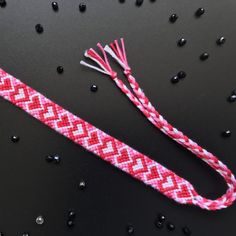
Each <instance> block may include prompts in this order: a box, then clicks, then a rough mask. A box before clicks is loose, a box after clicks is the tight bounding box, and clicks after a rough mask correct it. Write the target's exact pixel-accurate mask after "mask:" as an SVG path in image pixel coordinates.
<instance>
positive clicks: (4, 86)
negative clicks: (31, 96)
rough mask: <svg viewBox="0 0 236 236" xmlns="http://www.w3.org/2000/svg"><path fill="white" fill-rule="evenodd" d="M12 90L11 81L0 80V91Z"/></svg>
mask: <svg viewBox="0 0 236 236" xmlns="http://www.w3.org/2000/svg"><path fill="white" fill-rule="evenodd" d="M11 88H12V84H11V80H10V79H8V78H6V79H2V78H0V89H1V90H10V89H11Z"/></svg>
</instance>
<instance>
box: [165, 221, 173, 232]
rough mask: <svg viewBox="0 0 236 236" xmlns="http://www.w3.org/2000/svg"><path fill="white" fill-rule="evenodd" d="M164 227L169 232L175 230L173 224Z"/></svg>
mask: <svg viewBox="0 0 236 236" xmlns="http://www.w3.org/2000/svg"><path fill="white" fill-rule="evenodd" d="M166 227H167V229H168V230H169V231H173V230H175V225H174V224H173V223H170V222H169V223H167V225H166Z"/></svg>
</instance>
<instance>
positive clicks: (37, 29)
mask: <svg viewBox="0 0 236 236" xmlns="http://www.w3.org/2000/svg"><path fill="white" fill-rule="evenodd" d="M35 30H36V32H37V33H38V34H42V33H43V26H42V25H41V24H37V25H36V26H35Z"/></svg>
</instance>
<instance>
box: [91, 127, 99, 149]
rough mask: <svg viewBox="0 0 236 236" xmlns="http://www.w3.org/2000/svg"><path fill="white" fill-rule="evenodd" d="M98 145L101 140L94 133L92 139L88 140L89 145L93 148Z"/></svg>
mask: <svg viewBox="0 0 236 236" xmlns="http://www.w3.org/2000/svg"><path fill="white" fill-rule="evenodd" d="M98 143H99V139H98V135H97V132H96V131H94V132H93V133H90V137H89V139H88V145H89V146H92V145H95V144H98Z"/></svg>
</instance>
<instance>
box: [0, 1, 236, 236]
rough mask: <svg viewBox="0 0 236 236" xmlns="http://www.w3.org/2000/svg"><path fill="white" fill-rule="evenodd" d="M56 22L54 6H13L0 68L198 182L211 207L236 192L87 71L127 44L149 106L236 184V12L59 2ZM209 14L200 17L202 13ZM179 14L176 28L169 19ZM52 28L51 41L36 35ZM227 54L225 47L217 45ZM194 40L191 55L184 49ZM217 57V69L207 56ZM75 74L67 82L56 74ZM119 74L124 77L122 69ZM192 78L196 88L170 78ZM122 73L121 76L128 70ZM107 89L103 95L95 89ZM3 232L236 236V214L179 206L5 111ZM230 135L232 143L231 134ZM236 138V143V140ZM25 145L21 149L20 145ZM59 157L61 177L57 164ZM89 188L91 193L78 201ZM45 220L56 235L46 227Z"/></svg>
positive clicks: (3, 17) (226, 7)
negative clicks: (69, 222)
mask: <svg viewBox="0 0 236 236" xmlns="http://www.w3.org/2000/svg"><path fill="white" fill-rule="evenodd" d="M58 3H59V7H60V9H59V11H58V12H57V13H55V12H54V11H53V10H52V8H51V2H50V1H46V0H40V1H38V0H8V1H7V7H6V8H4V9H3V8H0V32H1V34H0V66H1V67H2V68H3V69H4V70H6V71H7V72H8V73H11V74H12V75H14V76H16V77H17V78H19V79H20V80H22V81H23V82H24V83H26V84H28V85H30V86H32V87H33V88H35V89H36V90H38V91H40V92H41V93H43V94H44V95H46V96H47V97H48V98H50V99H52V100H54V101H56V102H57V103H58V104H60V105H62V106H63V107H64V108H66V109H68V110H70V111H71V112H73V113H74V114H76V115H78V116H80V117H81V118H83V119H85V120H87V121H88V122H90V123H92V124H93V125H95V126H97V127H98V128H100V129H102V130H104V131H105V132H108V133H109V134H111V135H112V136H115V137H116V138H118V139H120V140H122V141H124V142H125V143H127V144H128V145H130V146H132V147H134V148H135V149H137V150H139V151H141V152H142V153H145V154H147V155H148V156H150V157H152V158H153V159H154V160H156V161H158V162H160V163H161V164H163V165H165V166H166V167H168V168H170V169H172V170H174V171H175V172H176V173H178V175H180V176H182V177H184V178H186V179H188V180H189V181H190V182H191V183H192V184H193V185H194V186H195V187H196V189H197V190H198V191H199V192H200V193H201V194H202V195H203V196H206V197H209V198H213V199H214V198H216V197H218V196H220V195H221V194H223V193H224V191H225V190H226V186H225V184H224V182H223V180H222V179H221V177H219V175H217V174H216V173H215V172H214V171H212V170H211V169H210V168H209V167H207V166H206V165H205V164H204V163H202V162H201V161H200V160H198V159H197V158H195V156H194V155H192V154H191V153H189V152H188V151H186V150H184V149H183V148H182V147H180V146H179V145H178V144H176V143H175V142H173V141H172V140H170V139H169V138H167V137H166V136H165V135H163V134H162V133H161V132H159V131H157V130H156V129H155V128H154V127H153V126H152V125H151V124H150V123H149V122H148V121H147V120H146V119H145V118H144V117H143V116H142V115H141V114H140V112H139V111H138V110H137V109H136V108H135V107H134V106H133V105H132V104H131V103H130V102H129V101H128V99H127V98H126V97H125V96H124V95H123V94H122V93H121V92H120V91H119V90H118V89H117V87H116V86H115V84H114V83H113V82H112V81H111V80H110V79H109V78H108V77H106V76H103V75H101V74H99V73H96V72H94V71H92V70H88V69H86V68H84V67H82V66H80V65H79V61H80V60H81V59H82V58H83V52H84V50H85V49H87V48H89V47H94V46H95V45H96V43H97V42H98V41H100V42H102V43H109V42H111V41H112V40H114V39H116V38H119V37H124V38H125V40H126V47H127V53H128V59H129V62H130V65H131V66H132V68H133V72H134V75H135V76H136V78H137V80H138V81H139V82H140V84H141V86H142V88H143V89H144V91H145V93H146V94H147V96H148V97H149V98H150V100H151V101H152V103H153V104H154V105H155V106H156V107H157V109H158V110H159V111H160V112H161V113H162V114H163V115H164V117H165V118H167V120H168V121H170V122H171V123H172V124H173V125H174V126H176V127H177V128H178V129H180V130H182V131H183V132H185V133H186V134H187V135H189V137H191V138H193V139H194V140H195V141H197V142H198V143H199V144H201V145H203V147H205V148H207V149H208V150H209V151H212V152H213V153H215V154H216V155H217V156H219V157H220V159H221V160H222V161H223V162H225V163H226V164H227V165H228V166H229V167H230V168H231V169H232V171H233V172H234V173H236V161H235V153H236V152H235V140H236V123H235V114H236V113H235V112H236V105H235V104H230V103H228V102H227V101H226V98H227V96H228V95H230V92H231V91H232V90H233V89H234V88H235V87H234V86H235V71H236V69H235V55H236V50H235V41H236V33H235V21H236V2H235V1H233V0H225V1H222V0H214V1H213V0H205V1H203V0H198V1H189V0H178V1H172V0H157V1H156V2H155V3H151V2H150V1H147V0H146V1H145V2H144V4H143V6H142V7H139V8H138V7H136V6H135V4H134V1H132V0H129V1H126V3H125V4H120V3H119V2H118V1H116V0H114V1H111V0H99V1H95V0H88V1H86V3H87V11H86V12H85V13H80V12H79V10H78V5H79V2H78V1H75V0H69V1H59V0H58ZM199 7H204V8H205V9H206V14H205V15H203V16H202V17H201V18H200V19H196V18H195V17H194V12H195V11H196V9H197V8H199ZM172 13H177V14H178V15H179V20H178V21H177V22H176V23H175V24H170V23H169V22H168V18H169V15H170V14H172ZM37 23H41V24H42V25H43V27H44V33H43V34H41V35H39V34H37V33H36V32H35V28H34V27H35V25H36V24H37ZM219 36H225V37H226V38H227V42H226V44H225V45H223V46H222V47H219V46H216V43H215V41H216V39H217V38H218V37H219ZM180 37H185V38H186V39H187V40H188V43H187V44H186V45H185V47H183V48H178V47H177V46H176V41H177V40H178V39H179V38H180ZM204 51H207V52H208V53H209V54H210V58H209V60H207V61H205V62H202V61H200V60H199V55H200V54H201V53H202V52H204ZM58 65H62V66H63V67H64V69H65V71H64V73H63V74H62V75H58V74H57V72H56V67H57V66H58ZM114 67H115V68H118V67H117V66H116V65H114ZM179 70H185V71H186V73H187V74H188V76H187V78H186V79H185V80H184V81H182V82H180V83H178V84H176V85H173V84H171V83H170V78H171V77H172V76H173V75H175V74H176V73H177V72H178V71H179ZM120 71H121V70H120ZM92 84H96V85H98V87H99V90H98V92H97V93H92V92H90V86H91V85H92ZM0 114H1V115H0V134H1V135H0V186H1V194H0V231H3V232H4V233H5V235H21V234H22V232H24V231H27V232H30V233H31V235H36V236H37V235H57V236H62V235H82V236H95V235H102V236H108V235H109V236H110V235H113V236H118V235H119V236H122V235H126V234H127V233H126V225H127V224H129V223H130V224H133V225H134V227H135V235H137V236H144V235H150V236H152V235H163V236H165V235H170V234H173V235H183V234H182V232H181V227H182V226H185V225H187V226H189V227H190V228H191V230H192V231H193V235H197V236H200V235H203V236H204V235H215V236H220V235H225V236H228V235H234V234H235V229H234V228H235V223H234V222H235V216H236V205H233V206H232V207H230V208H228V209H226V210H222V211H218V212H207V211H204V210H201V209H199V208H197V207H193V206H182V205H178V204H177V203H175V202H174V201H172V200H169V199H167V198H166V197H164V196H162V195H161V194H160V193H158V192H156V191H155V190H153V189H151V188H149V187H147V186H145V185H144V184H143V183H141V182H138V181H137V180H134V179H133V178H131V177H130V176H128V175H126V174H125V173H123V172H121V171H119V170H117V169H115V168H114V167H112V166H110V165H109V164H107V163H105V162H104V161H102V160H99V158H98V157H95V156H94V155H92V154H90V153H88V152H86V151H85V150H84V149H83V148H81V147H79V146H77V145H75V144H74V143H72V142H71V141H69V140H67V139H66V138H64V137H62V136H60V135H58V134H57V133H56V132H54V131H53V130H50V129H49V128H48V127H46V126H45V125H43V124H41V123H39V122H38V121H36V120H35V119H33V118H32V117H30V116H29V115H27V114H26V113H25V112H23V111H21V110H19V109H17V108H16V107H14V106H13V105H11V104H10V103H8V102H6V101H4V100H3V99H0ZM225 129H230V130H231V131H232V133H233V135H232V137H230V138H229V139H223V138H222V137H221V135H220V134H221V132H222V131H223V130H225ZM234 133H235V134H234ZM14 134H16V135H19V136H20V138H21V139H20V141H19V143H12V142H11V141H10V137H11V135H14ZM54 153H57V154H59V155H60V156H61V158H62V161H61V164H60V165H51V164H48V163H46V161H45V156H46V155H48V154H54ZM81 179H84V180H85V181H86V183H87V188H86V190H84V191H80V190H78V187H77V185H78V183H79V181H80V180H81ZM70 209H74V210H75V211H76V212H77V218H76V225H75V227H74V228H73V229H72V230H71V229H68V228H67V227H66V219H67V213H68V211H69V210H70ZM160 212H161V213H163V214H165V215H166V217H167V219H168V220H169V221H171V222H173V223H174V224H175V225H176V230H175V231H174V232H172V233H170V232H168V230H167V229H165V228H164V229H162V230H158V229H156V228H155V225H154V220H155V219H156V216H157V214H158V213H160ZM38 215H43V216H44V218H45V224H44V225H42V226H39V225H36V224H35V218H36V217H37V216H38Z"/></svg>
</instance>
